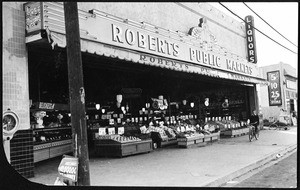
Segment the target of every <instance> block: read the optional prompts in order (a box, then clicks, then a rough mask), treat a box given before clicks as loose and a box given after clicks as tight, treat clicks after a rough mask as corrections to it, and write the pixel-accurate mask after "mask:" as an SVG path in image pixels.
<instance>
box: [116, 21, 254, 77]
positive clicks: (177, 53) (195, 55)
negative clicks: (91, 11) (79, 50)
mask: <svg viewBox="0 0 300 190" xmlns="http://www.w3.org/2000/svg"><path fill="white" fill-rule="evenodd" d="M111 34H112V35H111V39H112V42H113V43H114V44H116V43H117V45H121V46H124V47H128V48H134V49H136V50H140V51H146V52H148V53H154V54H157V55H160V56H168V57H170V58H173V59H179V60H182V61H189V62H193V63H196V64H199V65H206V66H211V67H213V68H218V69H222V70H227V71H233V72H235V73H242V74H246V75H250V76H251V75H255V73H254V68H253V67H251V66H250V65H249V64H246V63H243V62H240V61H236V60H233V59H230V58H227V57H225V56H222V55H219V54H216V53H214V52H208V51H205V50H203V49H201V48H196V47H192V46H189V45H187V44H184V43H180V42H178V43H175V42H172V41H171V39H170V40H168V39H167V38H163V37H159V36H158V35H155V34H153V35H151V34H146V33H143V32H141V31H134V30H133V29H130V28H129V27H122V26H120V25H116V24H111ZM173 41H174V40H173ZM150 61H151V62H155V61H156V60H154V58H152V60H150ZM158 62H159V63H161V64H167V65H169V64H171V63H162V62H161V60H160V59H159V60H158ZM173 64H174V63H173Z"/></svg>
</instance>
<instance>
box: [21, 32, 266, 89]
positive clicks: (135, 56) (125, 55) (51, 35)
mask: <svg viewBox="0 0 300 190" xmlns="http://www.w3.org/2000/svg"><path fill="white" fill-rule="evenodd" d="M46 32H47V36H48V42H49V43H50V44H51V46H52V48H54V47H55V46H58V47H61V48H66V36H65V35H64V34H59V33H56V32H51V31H49V30H47V31H46ZM37 40H42V37H41V34H35V35H31V36H28V37H26V42H27V43H30V42H32V41H37ZM80 43H81V51H82V52H87V53H90V54H97V55H100V56H106V57H111V58H117V59H121V60H125V61H131V62H134V63H140V64H145V65H150V66H155V67H161V68H166V69H171V70H175V71H182V72H187V73H196V74H200V75H205V76H209V77H215V78H223V79H228V80H235V81H240V82H243V83H252V84H264V85H268V82H267V81H266V80H264V79H262V78H255V77H249V76H244V75H240V74H236V73H231V72H224V71H221V70H217V69H214V68H210V67H204V66H201V65H196V64H192V63H188V62H183V61H178V60H172V59H168V58H165V57H160V56H155V55H151V54H147V53H141V52H137V51H134V50H130V49H125V48H120V47H114V46H112V45H108V44H103V43H98V42H94V41H89V40H85V39H81V41H80Z"/></svg>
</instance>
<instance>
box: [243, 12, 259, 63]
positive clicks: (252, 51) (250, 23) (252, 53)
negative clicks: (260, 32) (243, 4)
mask: <svg viewBox="0 0 300 190" xmlns="http://www.w3.org/2000/svg"><path fill="white" fill-rule="evenodd" d="M245 21H246V40H247V52H248V61H249V62H250V63H257V56H256V45H255V33H254V28H253V27H254V19H253V16H250V15H249V16H246V18H245Z"/></svg>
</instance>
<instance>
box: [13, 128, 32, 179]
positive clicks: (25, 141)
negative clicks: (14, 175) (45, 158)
mask: <svg viewBox="0 0 300 190" xmlns="http://www.w3.org/2000/svg"><path fill="white" fill-rule="evenodd" d="M32 135H33V133H32V130H31V129H29V130H19V131H17V132H16V133H15V134H14V137H13V138H12V140H11V141H10V160H11V163H10V164H11V166H12V167H13V168H14V169H15V170H16V171H17V172H18V173H19V174H21V175H22V176H23V177H25V178H30V177H33V176H34V163H33V136H32Z"/></svg>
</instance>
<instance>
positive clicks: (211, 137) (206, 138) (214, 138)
mask: <svg viewBox="0 0 300 190" xmlns="http://www.w3.org/2000/svg"><path fill="white" fill-rule="evenodd" d="M218 140H220V131H218V132H216V133H211V134H209V135H204V141H205V142H211V143H212V142H215V141H218Z"/></svg>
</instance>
